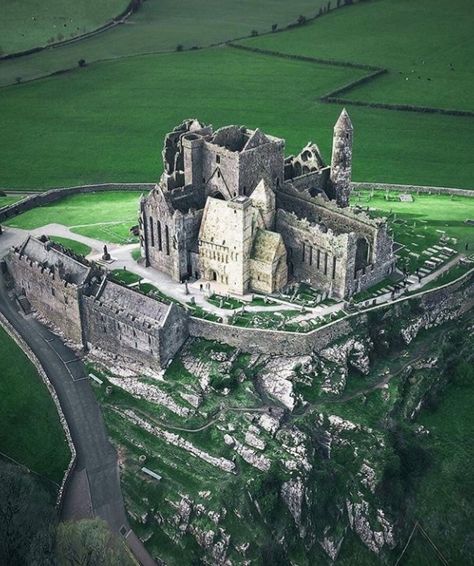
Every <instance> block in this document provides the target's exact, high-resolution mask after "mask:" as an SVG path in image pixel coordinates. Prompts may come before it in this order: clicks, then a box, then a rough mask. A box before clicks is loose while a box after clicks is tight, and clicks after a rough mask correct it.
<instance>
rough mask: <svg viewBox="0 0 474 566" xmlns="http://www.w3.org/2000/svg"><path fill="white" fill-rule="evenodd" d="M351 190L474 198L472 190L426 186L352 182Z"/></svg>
mask: <svg viewBox="0 0 474 566" xmlns="http://www.w3.org/2000/svg"><path fill="white" fill-rule="evenodd" d="M352 188H353V189H369V190H372V189H374V190H383V191H400V192H402V193H403V192H404V193H431V194H437V195H441V194H446V195H459V196H464V197H474V190H472V189H456V188H454V187H429V186H426V185H397V184H392V183H363V182H357V183H356V182H353V183H352Z"/></svg>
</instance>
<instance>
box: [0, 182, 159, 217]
mask: <svg viewBox="0 0 474 566" xmlns="http://www.w3.org/2000/svg"><path fill="white" fill-rule="evenodd" d="M154 186H155V183H101V184H98V185H78V186H75V187H62V188H59V189H50V190H49V191H45V192H42V193H35V194H33V195H30V196H26V197H25V198H24V199H21V200H19V201H18V202H14V203H13V204H10V205H7V206H4V207H3V208H0V222H4V221H5V220H7V219H8V218H11V217H12V216H17V215H18V214H21V213H22V212H26V211H27V210H31V209H32V208H36V207H38V206H44V205H45V204H50V203H52V202H55V201H57V200H59V199H61V198H63V197H66V196H68V195H74V194H78V193H95V192H105V191H150V190H151V189H152V188H153V187H154ZM5 190H9V189H5Z"/></svg>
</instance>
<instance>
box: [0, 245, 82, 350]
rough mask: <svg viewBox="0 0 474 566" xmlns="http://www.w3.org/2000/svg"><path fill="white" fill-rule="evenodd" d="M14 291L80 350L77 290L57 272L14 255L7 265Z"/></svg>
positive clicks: (78, 289) (80, 323)
mask: <svg viewBox="0 0 474 566" xmlns="http://www.w3.org/2000/svg"><path fill="white" fill-rule="evenodd" d="M8 267H9V271H10V274H11V276H12V278H13V280H14V282H15V288H16V289H17V291H18V292H19V293H20V294H24V295H25V296H26V298H27V299H28V301H29V302H30V304H31V306H32V307H33V308H34V309H35V310H37V311H38V312H39V313H40V314H41V315H42V316H44V317H45V318H47V319H48V320H49V321H50V322H51V324H53V325H54V326H55V327H56V328H58V329H59V330H60V331H61V332H62V333H63V334H64V336H65V337H66V338H67V339H68V340H71V341H72V342H73V343H74V344H77V345H79V346H82V331H83V328H82V320H81V313H80V309H79V297H80V288H79V287H78V286H77V285H75V284H74V283H68V282H67V281H64V280H63V279H62V278H61V277H60V275H59V272H58V269H57V268H54V267H44V266H43V265H41V264H40V263H37V262H36V261H33V260H31V259H30V258H28V257H27V256H26V255H20V253H19V252H17V251H15V252H13V253H12V254H11V255H10V261H9V264H8Z"/></svg>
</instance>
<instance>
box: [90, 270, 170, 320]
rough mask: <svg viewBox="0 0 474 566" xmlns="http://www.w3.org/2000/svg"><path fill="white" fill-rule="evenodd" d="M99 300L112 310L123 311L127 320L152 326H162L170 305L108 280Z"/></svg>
mask: <svg viewBox="0 0 474 566" xmlns="http://www.w3.org/2000/svg"><path fill="white" fill-rule="evenodd" d="M99 300H100V301H101V302H102V303H104V304H105V305H107V306H108V307H110V308H112V309H114V310H117V309H118V310H123V311H124V316H127V317H128V318H133V317H135V318H139V319H142V320H146V321H148V322H150V323H151V324H152V326H157V325H158V326H163V323H164V321H165V318H166V315H167V314H168V311H169V310H170V308H171V305H165V304H164V303H160V302H159V301H157V300H155V299H152V298H151V297H147V296H146V295H142V294H141V293H137V292H136V291H133V290H132V289H128V288H127V287H123V286H122V285H118V284H117V283H114V282H113V281H108V280H107V282H106V283H105V286H104V288H103V290H102V292H101V294H100V296H99Z"/></svg>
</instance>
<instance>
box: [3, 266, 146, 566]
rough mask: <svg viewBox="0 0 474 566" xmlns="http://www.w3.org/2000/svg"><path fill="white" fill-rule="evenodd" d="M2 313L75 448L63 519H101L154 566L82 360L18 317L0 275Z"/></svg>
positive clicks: (30, 320) (55, 338)
mask: <svg viewBox="0 0 474 566" xmlns="http://www.w3.org/2000/svg"><path fill="white" fill-rule="evenodd" d="M0 311H1V312H2V313H3V315H4V316H5V317H6V318H7V320H8V321H9V322H10V324H11V325H12V326H13V327H14V328H15V330H16V331H17V332H18V333H19V334H20V335H21V337H22V338H23V340H24V341H25V342H26V343H27V344H28V345H29V347H30V348H31V350H32V351H33V353H34V354H35V356H36V357H37V358H38V360H39V361H40V363H41V365H42V366H43V369H44V370H45V372H46V374H47V376H48V378H49V380H50V382H51V383H52V385H53V386H54V388H55V390H56V393H57V396H58V398H59V402H60V405H61V408H62V410H63V413H64V416H65V418H66V420H67V423H68V425H69V429H70V431H71V436H72V440H73V442H74V445H75V447H76V452H77V460H76V466H75V469H74V472H73V474H72V476H71V480H70V482H69V483H68V484H67V487H66V492H65V495H64V499H63V507H62V510H61V518H62V519H64V520H67V519H81V518H88V517H100V518H102V519H104V520H105V521H106V522H107V523H108V525H109V527H110V528H111V530H112V531H113V532H114V533H116V534H118V535H120V536H122V537H123V538H124V539H125V541H126V543H127V545H128V546H129V548H130V549H131V551H132V552H133V554H134V556H135V558H136V559H137V560H138V561H139V562H140V563H141V564H142V565H144V566H152V565H155V564H156V563H155V561H154V560H153V559H152V557H151V556H150V555H149V554H148V552H147V550H146V549H145V547H144V546H143V544H142V542H141V541H140V539H139V538H138V537H137V536H136V535H135V533H134V532H133V531H132V530H131V529H130V527H129V525H128V522H127V516H126V512H125V507H124V503H123V498H122V491H121V487H120V475H119V468H118V462H117V454H116V452H115V449H114V447H113V446H112V445H111V443H110V441H109V439H108V437H107V431H106V428H105V424H104V420H103V418H102V413H101V411H100V408H99V404H98V402H97V400H96V397H95V395H94V392H93V390H92V386H91V384H90V382H89V378H88V377H87V373H86V370H85V367H84V365H83V363H82V361H81V360H80V359H79V358H78V357H77V356H76V354H75V352H73V351H72V350H71V349H70V348H68V347H67V346H66V345H65V344H64V343H63V341H62V340H61V339H60V338H59V337H58V336H56V335H55V334H53V333H52V332H51V331H50V330H48V329H47V328H46V327H45V326H43V325H42V324H40V323H39V322H38V321H37V320H36V319H35V318H33V317H31V316H29V317H25V316H23V315H22V314H20V312H18V310H17V307H16V304H15V303H14V302H13V301H12V300H11V298H10V296H9V293H8V290H7V288H6V287H5V282H4V279H3V276H0Z"/></svg>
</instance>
